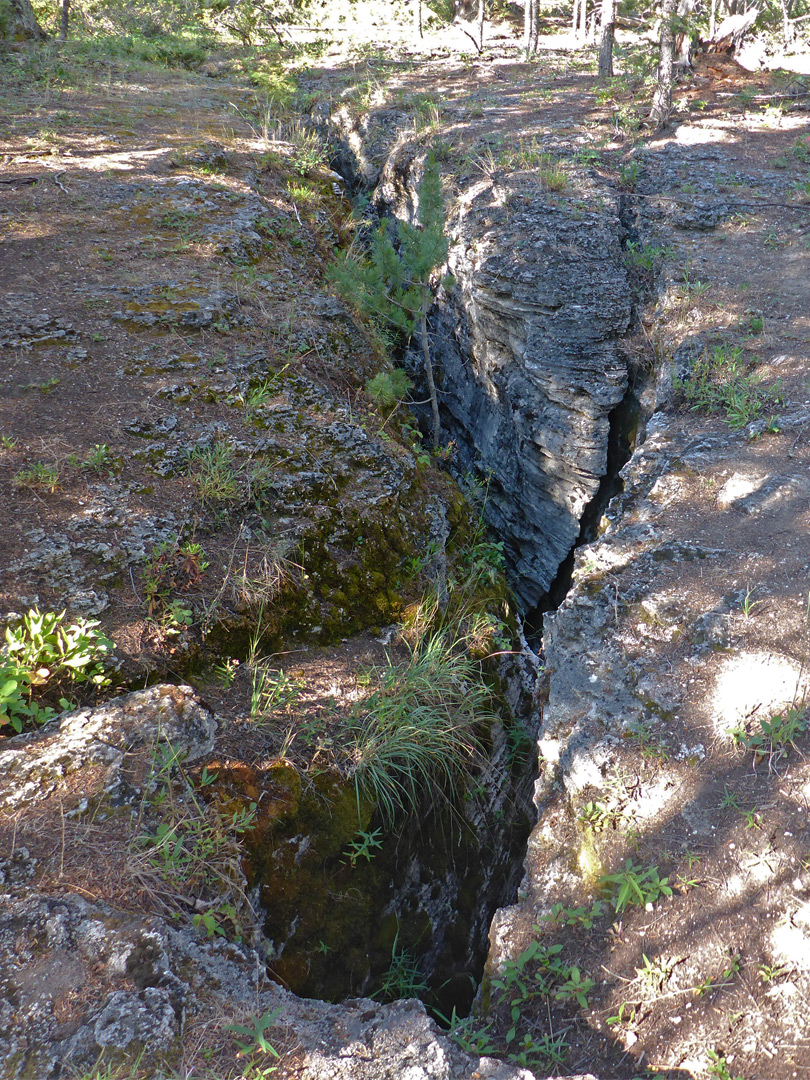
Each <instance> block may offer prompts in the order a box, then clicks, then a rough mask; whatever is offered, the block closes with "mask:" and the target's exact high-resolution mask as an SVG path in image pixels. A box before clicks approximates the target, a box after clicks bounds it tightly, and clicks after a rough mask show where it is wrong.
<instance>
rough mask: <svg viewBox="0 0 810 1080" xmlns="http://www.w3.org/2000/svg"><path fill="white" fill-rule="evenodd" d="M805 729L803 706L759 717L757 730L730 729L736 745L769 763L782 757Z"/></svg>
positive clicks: (805, 720)
mask: <svg viewBox="0 0 810 1080" xmlns="http://www.w3.org/2000/svg"><path fill="white" fill-rule="evenodd" d="M806 730H807V713H806V710H805V709H804V708H791V709H786V710H785V711H784V712H781V713H775V714H773V715H772V716H770V717H768V718H765V719H760V721H759V731H753V732H750V733H749V732H748V731H747V730H746V728H745V727H742V726H741V727H736V728H733V729H732V732H731V734H732V736H733V738H734V741H735V743H736V744H737V745H738V746H744V747H745V749H746V750H753V751H754V753H755V754H756V755H757V757H759V758H763V757H767V758H768V761H769V762H770V764H772V765H773V764H775V763H776V762H778V761H779V760H781V758H783V757H784V756H785V755H786V754H787V753H788V751H789V750H790V749H791V748H794V749H795V747H796V740H797V739H798V737H799V736H800V735H802V734H804V732H805V731H806Z"/></svg>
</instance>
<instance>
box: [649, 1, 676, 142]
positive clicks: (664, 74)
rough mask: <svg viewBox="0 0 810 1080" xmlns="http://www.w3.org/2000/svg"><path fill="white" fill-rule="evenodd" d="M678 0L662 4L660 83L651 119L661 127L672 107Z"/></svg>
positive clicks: (654, 99)
mask: <svg viewBox="0 0 810 1080" xmlns="http://www.w3.org/2000/svg"><path fill="white" fill-rule="evenodd" d="M677 2H678V0H663V2H662V4H661V47H660V53H659V58H658V85H657V86H656V88H655V97H654V98H653V103H652V109H651V111H650V119H651V120H654V121H655V123H656V124H657V125H658V126H659V127H661V126H662V125H663V124H664V123H666V119H667V117H668V116H669V113H670V110H671V108H672V78H673V70H674V60H675V29H674V27H673V25H672V21H673V18H674V16H675V8H676V7H677Z"/></svg>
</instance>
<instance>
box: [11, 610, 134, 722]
mask: <svg viewBox="0 0 810 1080" xmlns="http://www.w3.org/2000/svg"><path fill="white" fill-rule="evenodd" d="M65 616H66V612H65V611H62V612H61V613H59V614H56V613H55V612H47V611H46V612H41V611H40V610H39V608H36V607H34V608H31V609H30V610H29V611H28V612H27V613H26V614H25V615H23V616H22V618H21V619H20V620H19V621H17V622H12V623H10V624H9V625H8V626H7V627H6V631H5V642H4V644H3V645H2V647H0V727H3V726H4V725H7V724H10V725H11V727H13V728H14V730H15V731H18V732H19V731H22V728H23V725H24V724H25V723H26V722H33V723H34V724H42V723H45V722H47V721H48V720H50V719H51V718H52V717H53V716H55V715H56V710H55V709H54V708H53V707H51V706H50V705H48V704H42V703H40V702H38V701H37V700H36V696H35V695H43V696H44V695H46V694H47V695H48V696H49V697H50V699H51V700H54V699H55V698H56V696H57V694H58V693H59V692H60V691H64V690H66V689H69V688H70V687H72V686H74V685H76V684H80V683H90V684H91V685H92V686H95V687H103V686H107V685H109V683H110V678H109V675H108V674H107V673H106V671H105V662H106V660H107V658H108V656H109V654H111V653H112V651H113V648H114V646H113V643H112V642H111V641H110V639H109V638H107V637H105V635H104V634H103V633H101V631H100V630H99V629H98V628H99V626H100V623H98V622H96V621H92V620H87V619H83V618H78V619H77V620H76V621H75V622H66V621H65ZM58 704H59V706H60V708H62V709H65V708H70V707H71V702H70V701H68V700H67V699H66V698H64V697H60V698H59V699H58Z"/></svg>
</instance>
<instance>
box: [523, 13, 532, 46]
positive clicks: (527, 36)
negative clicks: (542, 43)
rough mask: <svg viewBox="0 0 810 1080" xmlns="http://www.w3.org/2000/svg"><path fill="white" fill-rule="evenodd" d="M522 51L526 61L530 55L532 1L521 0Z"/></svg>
mask: <svg viewBox="0 0 810 1080" xmlns="http://www.w3.org/2000/svg"><path fill="white" fill-rule="evenodd" d="M523 51H524V53H525V54H526V59H527V60H528V59H529V58H530V57H531V55H532V0H523Z"/></svg>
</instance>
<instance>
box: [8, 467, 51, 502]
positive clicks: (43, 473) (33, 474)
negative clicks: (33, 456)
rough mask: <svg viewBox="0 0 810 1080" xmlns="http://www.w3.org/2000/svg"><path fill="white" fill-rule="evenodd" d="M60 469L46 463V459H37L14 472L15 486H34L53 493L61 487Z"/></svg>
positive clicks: (33, 487)
mask: <svg viewBox="0 0 810 1080" xmlns="http://www.w3.org/2000/svg"><path fill="white" fill-rule="evenodd" d="M59 481H60V476H59V470H58V469H57V467H56V466H55V465H46V464H45V462H44V461H35V462H34V463H33V465H27V466H26V467H25V468H24V469H20V470H19V472H16V473H15V474H14V477H13V479H12V483H13V484H14V487H18V488H20V487H26V488H32V489H34V490H35V491H47V492H48V493H49V494H51V495H53V493H54V492H55V491H58V489H59Z"/></svg>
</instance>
